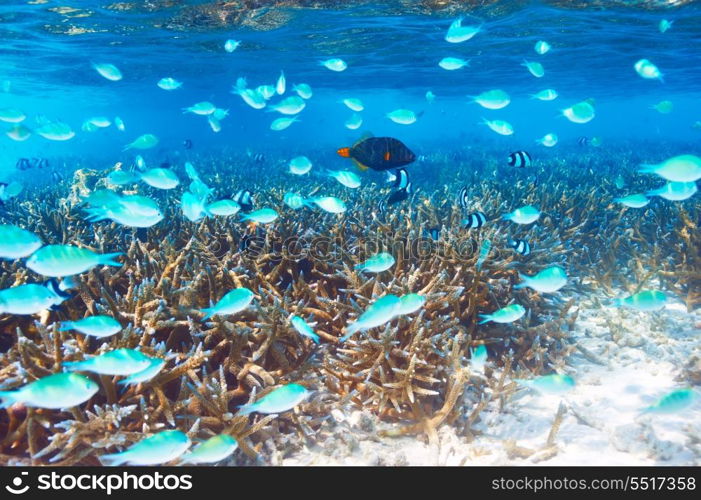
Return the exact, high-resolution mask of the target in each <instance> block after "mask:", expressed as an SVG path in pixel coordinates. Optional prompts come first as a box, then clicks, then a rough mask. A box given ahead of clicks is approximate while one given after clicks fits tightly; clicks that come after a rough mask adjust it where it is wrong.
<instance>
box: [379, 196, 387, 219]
mask: <svg viewBox="0 0 701 500" xmlns="http://www.w3.org/2000/svg"><path fill="white" fill-rule="evenodd" d="M377 213H378V214H379V215H380V217H384V215H385V214H386V213H387V202H386V201H385V200H384V199H382V200H380V202H379V203H378V204H377Z"/></svg>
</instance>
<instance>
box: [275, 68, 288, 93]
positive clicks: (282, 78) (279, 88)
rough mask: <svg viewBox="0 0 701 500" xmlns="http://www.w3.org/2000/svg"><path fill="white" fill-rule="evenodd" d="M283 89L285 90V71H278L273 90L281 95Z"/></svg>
mask: <svg viewBox="0 0 701 500" xmlns="http://www.w3.org/2000/svg"><path fill="white" fill-rule="evenodd" d="M285 90H287V80H286V79H285V72H284V71H280V76H279V77H278V79H277V83H276V84H275V92H276V93H277V95H282V94H284V93H285Z"/></svg>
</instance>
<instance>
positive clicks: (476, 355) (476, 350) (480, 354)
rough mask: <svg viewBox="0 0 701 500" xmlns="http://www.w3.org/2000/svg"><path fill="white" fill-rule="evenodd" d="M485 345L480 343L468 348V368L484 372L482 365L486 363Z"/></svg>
mask: <svg viewBox="0 0 701 500" xmlns="http://www.w3.org/2000/svg"><path fill="white" fill-rule="evenodd" d="M487 354H488V353H487V346H486V345H484V344H480V345H478V346H477V347H471V348H470V368H471V369H472V371H474V372H478V373H484V366H485V365H486V364H487Z"/></svg>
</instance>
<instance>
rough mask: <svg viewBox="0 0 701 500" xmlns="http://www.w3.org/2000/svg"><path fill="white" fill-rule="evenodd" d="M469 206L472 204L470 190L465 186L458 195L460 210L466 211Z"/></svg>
mask: <svg viewBox="0 0 701 500" xmlns="http://www.w3.org/2000/svg"><path fill="white" fill-rule="evenodd" d="M469 204H470V197H469V195H468V189H467V186H463V187H462V188H461V189H460V192H459V193H458V205H460V208H462V209H463V210H464V209H466V208H467V207H468V205H469ZM485 220H486V219H485ZM463 224H464V221H463Z"/></svg>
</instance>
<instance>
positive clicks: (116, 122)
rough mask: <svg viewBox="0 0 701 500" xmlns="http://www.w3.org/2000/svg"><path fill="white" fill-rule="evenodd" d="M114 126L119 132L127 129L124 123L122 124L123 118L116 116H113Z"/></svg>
mask: <svg viewBox="0 0 701 500" xmlns="http://www.w3.org/2000/svg"><path fill="white" fill-rule="evenodd" d="M114 126H115V127H117V130H119V131H120V132H124V131H125V130H126V129H127V127H126V125H124V120H122V119H121V118H120V117H118V116H115V117H114Z"/></svg>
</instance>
